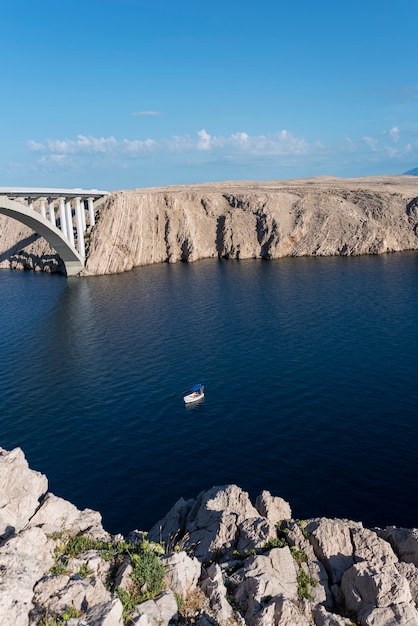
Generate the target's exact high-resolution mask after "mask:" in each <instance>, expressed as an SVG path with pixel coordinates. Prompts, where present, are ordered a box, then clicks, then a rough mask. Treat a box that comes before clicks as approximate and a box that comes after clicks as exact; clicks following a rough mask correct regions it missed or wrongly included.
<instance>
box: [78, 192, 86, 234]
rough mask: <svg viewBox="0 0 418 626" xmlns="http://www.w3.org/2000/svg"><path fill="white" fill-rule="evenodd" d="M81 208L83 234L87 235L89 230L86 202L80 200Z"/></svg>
mask: <svg viewBox="0 0 418 626" xmlns="http://www.w3.org/2000/svg"><path fill="white" fill-rule="evenodd" d="M80 207H81V220H82V222H83V233H85V232H86V230H87V224H86V212H85V207H84V200H80Z"/></svg>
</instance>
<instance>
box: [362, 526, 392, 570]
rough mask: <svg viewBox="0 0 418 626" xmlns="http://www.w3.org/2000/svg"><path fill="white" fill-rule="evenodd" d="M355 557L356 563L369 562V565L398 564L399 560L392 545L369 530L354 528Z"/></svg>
mask: <svg viewBox="0 0 418 626" xmlns="http://www.w3.org/2000/svg"><path fill="white" fill-rule="evenodd" d="M351 537H352V542H353V556H354V561H355V562H356V563H359V562H362V561H367V562H368V563H369V565H375V566H376V567H379V566H380V565H386V564H390V563H397V562H398V558H397V556H396V554H395V553H394V551H393V549H392V547H391V545H390V543H389V542H388V541H385V540H384V539H382V538H380V537H379V536H378V534H377V533H376V532H374V531H372V530H368V529H367V528H352V529H351Z"/></svg>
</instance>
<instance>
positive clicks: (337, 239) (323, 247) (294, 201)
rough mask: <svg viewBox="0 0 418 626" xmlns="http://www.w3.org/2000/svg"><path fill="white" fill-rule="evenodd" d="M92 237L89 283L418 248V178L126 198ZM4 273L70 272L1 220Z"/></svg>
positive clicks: (113, 204)
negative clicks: (148, 268)
mask: <svg viewBox="0 0 418 626" xmlns="http://www.w3.org/2000/svg"><path fill="white" fill-rule="evenodd" d="M96 219H97V222H96V225H95V226H94V227H93V229H92V230H91V231H90V232H88V233H87V234H86V242H85V243H86V250H87V258H86V267H85V270H84V272H83V274H84V275H98V274H114V273H118V272H124V271H126V270H130V269H132V268H133V267H138V266H140V265H149V264H152V263H162V262H170V263H173V262H176V261H196V260H199V259H207V258H228V259H248V258H266V259H277V258H280V257H286V256H312V255H316V256H329V255H360V254H380V253H386V252H396V251H401V250H416V249H418V236H417V235H418V177H417V176H384V177H372V178H357V179H337V178H329V177H323V178H312V179H299V180H287V181H273V182H248V181H242V182H225V183H211V184H205V185H204V184H202V185H185V186H177V187H160V188H150V189H137V190H134V191H118V192H114V193H112V194H110V195H109V197H108V198H107V200H106V201H105V202H104V203H103V204H102V205H101V206H100V207H99V208H98V209H97V215H96ZM0 267H7V268H9V267H12V268H16V269H26V268H29V269H35V270H38V271H41V270H43V271H61V272H62V271H64V268H63V266H62V263H61V262H60V259H59V258H58V257H57V255H56V254H55V253H54V251H53V250H52V249H51V248H50V247H49V246H48V244H47V243H46V242H45V241H44V240H43V239H40V238H39V237H37V236H36V235H34V234H33V233H32V232H31V231H30V230H29V229H27V228H26V227H24V226H23V225H21V224H20V223H19V222H16V221H14V220H12V219H10V218H6V217H4V216H0Z"/></svg>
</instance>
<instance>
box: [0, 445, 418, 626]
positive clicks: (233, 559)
mask: <svg viewBox="0 0 418 626" xmlns="http://www.w3.org/2000/svg"><path fill="white" fill-rule="evenodd" d="M0 484H1V491H0V536H1V543H0V624H1V625H2V626H34V625H41V626H57V625H60V624H67V625H68V626H122V624H140V625H141V626H157V625H158V626H167V625H168V624H171V625H181V624H196V625H198V626H233V625H234V624H236V625H239V626H245V625H248V626H271V625H275V626H276V625H277V626H279V625H280V626H299V625H300V626H308V625H316V626H342V625H349V624H362V625H363V624H364V625H368V626H383V625H387V626H389V625H390V626H392V625H395V624H402V625H408V626H413V625H418V612H417V609H416V602H417V599H418V569H417V567H418V530H416V529H397V528H394V527H389V528H385V529H373V530H370V529H367V528H364V527H363V525H362V524H361V522H353V521H349V520H340V519H327V518H315V519H308V520H304V521H302V520H295V519H292V513H291V509H290V506H289V504H288V503H287V502H285V501H284V500H283V499H282V498H280V497H277V496H272V495H271V494H270V493H269V492H267V491H263V492H262V493H261V494H260V495H259V496H258V498H257V499H256V501H255V503H254V504H253V503H251V501H250V499H249V496H248V494H247V493H246V492H244V491H243V490H242V489H240V488H239V487H237V486H235V485H228V486H224V487H213V488H212V489H210V490H209V491H206V492H202V493H200V494H199V495H198V497H197V498H196V499H193V500H188V501H185V500H182V499H181V500H180V501H178V502H177V503H176V504H175V505H174V507H173V508H172V510H171V511H169V513H168V514H167V515H166V517H165V518H164V519H162V520H161V521H159V522H158V523H157V524H156V525H155V526H154V527H153V528H152V529H151V531H150V532H149V533H148V534H146V533H142V532H139V531H137V530H135V531H133V532H132V533H130V535H129V536H128V537H126V538H124V537H122V536H121V535H117V536H110V535H109V534H108V533H107V532H106V531H105V530H104V529H103V526H102V523H101V516H100V514H99V513H96V512H94V511H91V510H88V509H86V510H84V511H80V510H78V509H77V508H76V507H75V506H74V505H72V504H71V503H70V502H67V501H65V500H63V499H61V498H58V497H56V496H54V495H53V494H52V493H50V492H49V491H48V481H47V478H46V477H45V476H44V475H42V474H40V473H39V472H36V471H33V470H31V469H30V468H29V467H28V464H27V462H26V459H25V457H24V454H23V452H22V451H21V450H20V449H19V448H17V449H15V450H12V451H6V450H3V449H1V448H0Z"/></svg>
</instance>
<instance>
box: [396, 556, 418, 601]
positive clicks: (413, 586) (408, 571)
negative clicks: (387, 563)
mask: <svg viewBox="0 0 418 626" xmlns="http://www.w3.org/2000/svg"><path fill="white" fill-rule="evenodd" d="M396 569H397V570H398V572H399V573H400V575H401V576H404V577H405V578H406V580H407V581H408V585H409V589H410V590H411V595H412V599H413V601H414V602H415V605H416V606H418V568H417V567H416V566H415V565H414V564H413V563H403V562H400V563H397V565H396Z"/></svg>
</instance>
